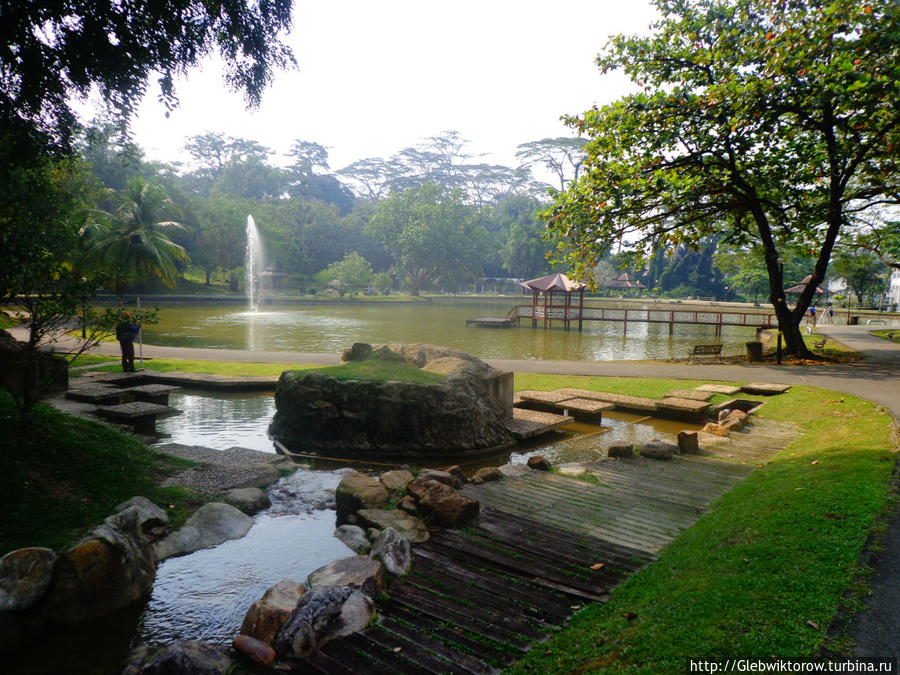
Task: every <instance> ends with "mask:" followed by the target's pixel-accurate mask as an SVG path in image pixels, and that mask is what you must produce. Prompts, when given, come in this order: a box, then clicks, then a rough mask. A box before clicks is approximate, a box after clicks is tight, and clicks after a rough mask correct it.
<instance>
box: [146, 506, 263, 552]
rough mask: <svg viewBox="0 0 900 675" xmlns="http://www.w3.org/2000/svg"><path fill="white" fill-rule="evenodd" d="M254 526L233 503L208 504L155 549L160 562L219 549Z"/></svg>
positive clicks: (155, 546)
mask: <svg viewBox="0 0 900 675" xmlns="http://www.w3.org/2000/svg"><path fill="white" fill-rule="evenodd" d="M252 525H253V519H252V518H251V517H250V516H248V515H246V514H244V513H241V512H240V511H238V510H237V509H236V508H234V507H233V506H231V505H230V504H223V503H221V502H211V503H209V504H204V505H203V506H201V507H200V508H199V509H197V511H196V512H195V513H194V515H192V516H191V517H190V518H188V520H187V522H186V523H185V524H184V527H182V528H181V529H180V530H176V531H175V532H173V533H172V534H170V535H169V536H168V537H166V538H165V539H163V540H161V541H158V542H156V543H155V544H154V546H153V552H154V554H155V556H156V560H165V559H166V558H171V557H172V556H176V555H185V554H186V553H193V552H194V551H197V550H199V549H201V548H209V547H211V546H216V545H218V544H221V543H222V542H224V541H228V540H229V539H240V538H241V537H243V536H244V535H245V534H247V532H249V531H250V528H251V527H252Z"/></svg>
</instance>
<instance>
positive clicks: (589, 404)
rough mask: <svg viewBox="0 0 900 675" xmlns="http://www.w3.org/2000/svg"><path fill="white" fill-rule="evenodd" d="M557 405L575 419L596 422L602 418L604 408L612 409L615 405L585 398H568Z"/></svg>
mask: <svg viewBox="0 0 900 675" xmlns="http://www.w3.org/2000/svg"><path fill="white" fill-rule="evenodd" d="M557 407H559V408H561V409H565V411H566V413H567V414H569V415H571V416H572V417H574V418H575V419H576V420H583V421H585V422H594V423H598V424H599V422H600V421H601V420H602V419H603V411H604V410H612V409H613V408H615V407H616V406H615V405H614V404H612V403H605V402H603V401H592V400H590V399H587V398H569V399H566V400H565V401H563V402H562V403H559V404H557Z"/></svg>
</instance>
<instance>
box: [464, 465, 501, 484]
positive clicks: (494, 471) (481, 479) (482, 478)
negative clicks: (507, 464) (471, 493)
mask: <svg viewBox="0 0 900 675" xmlns="http://www.w3.org/2000/svg"><path fill="white" fill-rule="evenodd" d="M502 479H503V473H501V471H500V469H498V468H497V467H496V466H483V467H481V468H480V469H478V471H476V472H475V473H474V475H473V476H472V483H473V484H474V485H481V484H482V483H489V482H492V481H495V480H502Z"/></svg>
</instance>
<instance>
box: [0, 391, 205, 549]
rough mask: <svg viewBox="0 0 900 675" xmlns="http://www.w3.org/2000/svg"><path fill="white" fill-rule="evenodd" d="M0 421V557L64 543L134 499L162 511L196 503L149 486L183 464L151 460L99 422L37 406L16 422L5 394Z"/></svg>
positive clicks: (154, 457) (141, 449) (181, 493)
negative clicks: (0, 460)
mask: <svg viewBox="0 0 900 675" xmlns="http://www.w3.org/2000/svg"><path fill="white" fill-rule="evenodd" d="M0 424H2V425H3V429H4V432H3V441H2V447H3V451H2V456H3V462H4V470H3V472H2V473H0V511H2V512H3V519H2V522H0V555H2V554H3V553H6V552H7V551H10V550H12V549H16V548H21V547H23V546H47V547H50V548H55V549H58V548H61V547H64V546H66V545H68V544H71V543H72V542H74V541H75V540H76V539H78V537H80V536H81V535H83V534H84V533H85V532H86V531H87V530H88V529H90V528H91V527H93V526H95V525H97V524H99V523H100V522H102V521H103V519H104V518H106V517H107V516H108V515H110V514H111V513H112V511H113V508H114V507H115V506H116V504H119V503H120V502H123V501H125V500H126V499H129V498H131V497H134V496H135V495H143V496H145V497H147V498H148V499H150V500H151V501H154V502H156V503H157V504H159V505H160V506H162V507H163V508H166V509H168V510H170V512H172V511H178V510H180V509H181V508H182V507H183V506H185V505H188V504H190V503H191V502H192V501H194V500H195V499H196V497H195V496H192V495H190V494H189V493H186V492H185V491H183V490H177V489H168V488H160V487H158V485H157V482H158V480H159V479H160V478H161V477H162V476H163V475H165V473H168V472H174V471H175V470H179V469H183V468H186V467H187V466H189V463H187V462H182V461H179V460H172V459H169V458H165V457H163V456H161V455H158V454H157V453H155V452H154V451H152V450H150V449H149V448H147V447H146V446H144V445H142V444H141V443H138V442H137V441H135V440H133V439H131V438H129V437H127V436H124V435H122V434H121V433H119V432H117V431H114V430H112V429H110V428H108V427H106V426H103V425H101V424H98V423H95V422H89V421H86V420H81V419H77V418H74V417H70V416H68V415H64V414H62V413H60V412H58V411H56V410H54V409H52V408H49V407H46V406H41V405H39V406H37V407H36V408H35V409H34V411H33V413H32V415H31V417H30V419H29V420H28V421H27V422H26V423H24V424H23V423H21V422H20V420H19V418H18V415H17V412H16V411H15V408H14V406H13V404H12V401H11V400H10V398H9V396H8V395H7V394H5V393H0ZM170 505H171V506H172V508H171V509H169V506H170Z"/></svg>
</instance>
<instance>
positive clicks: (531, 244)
mask: <svg viewBox="0 0 900 675" xmlns="http://www.w3.org/2000/svg"><path fill="white" fill-rule="evenodd" d="M539 209H540V204H539V202H538V201H537V200H535V199H533V198H532V197H528V196H526V195H508V196H507V197H505V198H504V199H502V200H501V201H500V202H499V203H498V204H497V205H496V206H495V207H494V209H493V213H492V219H493V220H494V221H495V222H497V223H498V224H499V227H500V236H501V241H502V248H501V249H500V257H501V259H502V260H503V269H505V270H506V271H507V272H509V273H510V274H512V275H513V276H514V277H516V278H518V279H533V278H534V277H537V276H540V275H541V274H542V273H546V272H548V271H549V269H550V264H549V263H548V262H547V253H548V246H547V244H546V243H545V242H544V240H543V234H544V230H545V229H546V224H545V223H544V221H543V220H541V219H540V218H538V216H537V213H538V211H539Z"/></svg>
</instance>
